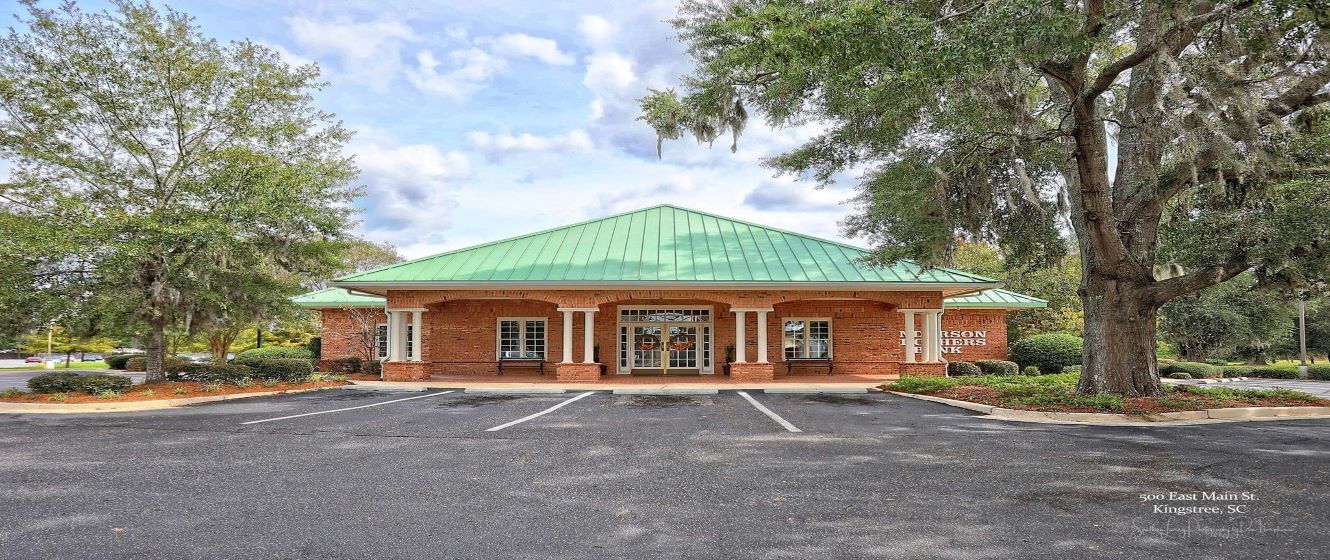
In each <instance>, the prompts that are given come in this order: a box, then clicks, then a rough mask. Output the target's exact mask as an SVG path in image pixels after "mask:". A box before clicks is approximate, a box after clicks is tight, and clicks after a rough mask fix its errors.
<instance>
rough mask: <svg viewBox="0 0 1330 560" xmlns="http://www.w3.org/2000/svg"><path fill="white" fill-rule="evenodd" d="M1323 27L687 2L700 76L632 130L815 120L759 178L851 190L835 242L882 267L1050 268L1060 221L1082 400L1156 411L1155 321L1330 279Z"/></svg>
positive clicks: (1305, 22)
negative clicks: (850, 183) (966, 243)
mask: <svg viewBox="0 0 1330 560" xmlns="http://www.w3.org/2000/svg"><path fill="white" fill-rule="evenodd" d="M1327 20H1330V18H1327V14H1326V8H1325V6H1324V4H1323V3H1316V2H1301V1H1285V0H1227V1H1218V0H1171V1H1167V2H1164V1H1159V0H1146V1H1141V2H1127V1H1124V0H1085V1H1082V2H1046V1H1042V0H1039V1H1035V0H957V1H948V2H939V1H937V0H861V1H855V2H844V1H839V0H834V1H833V0H811V1H809V0H736V1H725V2H708V1H701V0H689V1H686V2H685V3H684V4H683V5H682V7H681V8H680V11H679V16H678V17H677V19H675V20H674V21H673V25H674V26H675V27H676V28H677V29H678V31H679V37H680V39H681V40H682V41H683V42H684V43H685V45H686V46H687V48H688V52H689V53H690V55H691V56H692V57H693V59H694V61H695V67H694V70H693V72H692V74H691V75H689V76H686V77H685V78H684V82H683V88H682V92H683V93H682V94H680V93H677V92H675V91H670V90H666V91H653V92H651V93H650V94H649V95H648V96H647V97H645V98H644V99H643V101H642V111H643V114H642V117H641V118H642V120H644V121H646V122H647V123H648V124H650V125H651V126H652V127H653V128H654V129H655V130H656V132H657V134H658V136H659V137H660V138H662V139H671V138H680V137H682V136H683V135H684V134H692V135H693V136H694V137H696V138H698V139H699V140H703V141H711V140H714V139H715V138H716V137H718V136H719V135H720V134H722V133H724V132H726V131H728V132H730V133H731V134H735V135H737V133H738V132H739V131H741V130H742V128H743V123H744V122H745V121H746V119H747V114H748V109H751V110H753V112H755V113H760V114H761V116H762V117H764V118H765V121H766V123H767V124H768V125H771V126H777V127H779V126H787V125H792V124H800V123H804V122H810V121H813V122H816V123H818V124H819V125H821V126H822V128H823V129H824V132H823V133H821V134H819V135H817V136H816V137H814V138H813V139H811V140H809V141H808V142H807V143H805V144H804V145H802V146H800V147H798V148H796V149H794V150H793V151H790V152H788V153H786V154H783V155H780V156H778V157H775V158H773V159H772V160H770V164H771V165H772V166H773V167H774V168H775V169H777V170H778V171H781V172H789V173H796V174H805V175H809V176H811V178H813V179H814V180H816V181H818V182H819V183H829V182H831V181H833V180H835V179H836V178H837V177H838V176H840V175H841V174H843V173H847V172H850V173H860V177H861V180H860V195H859V196H858V198H857V199H856V203H857V208H858V211H857V213H856V214H855V215H854V216H852V217H851V218H850V219H849V221H848V233H849V234H851V235H856V236H866V237H867V238H868V239H869V240H870V241H871V242H872V243H873V245H874V246H875V247H876V251H875V252H874V255H873V259H872V260H873V261H876V262H890V261H895V260H898V259H901V258H913V259H916V260H919V261H921V262H923V263H925V264H938V263H942V262H945V260H946V257H947V255H948V253H949V252H950V251H951V250H952V249H953V248H954V246H955V242H956V239H957V238H958V237H961V238H964V239H969V240H982V241H991V242H996V243H999V244H1000V245H1002V246H1003V247H1004V249H1005V250H1006V251H1008V252H1009V256H1010V258H1012V259H1013V260H1014V261H1018V262H1030V263H1036V264H1039V263H1044V264H1046V263H1049V262H1055V261H1056V260H1057V257H1058V256H1059V255H1060V253H1062V252H1063V251H1064V250H1065V249H1066V248H1067V246H1068V244H1067V243H1066V242H1065V241H1064V240H1063V237H1062V235H1060V232H1059V224H1060V223H1062V220H1066V223H1069V224H1070V229H1071V230H1072V231H1073V232H1074V234H1075V246H1076V249H1077V251H1078V252H1079V254H1080V257H1081V267H1082V274H1081V285H1080V287H1079V288H1078V291H1079V294H1080V296H1081V300H1082V307H1083V309H1084V313H1085V317H1084V318H1085V347H1084V353H1085V355H1084V367H1083V370H1082V375H1081V380H1080V384H1079V391H1080V392H1082V393H1086V394H1097V393H1105V392H1108V393H1115V394H1121V395H1158V394H1160V392H1161V385H1160V382H1159V375H1158V368H1157V364H1156V362H1155V335H1156V320H1155V319H1156V316H1157V313H1158V310H1159V308H1160V307H1161V306H1163V305H1164V304H1166V303H1168V302H1169V301H1170V300H1172V299H1174V298H1176V297H1179V296H1182V295H1185V294H1188V293H1191V292H1195V291H1197V290H1200V289H1202V288H1205V287H1207V286H1211V285H1214V284H1217V283H1219V282H1223V281H1225V280H1228V279H1230V278H1233V277H1234V276H1237V275H1238V274H1240V273H1242V272H1243V271H1246V270H1255V271H1256V273H1257V276H1258V278H1260V279H1261V280H1262V281H1266V282H1276V283H1288V284H1293V285H1305V284H1308V283H1310V282H1312V281H1313V280H1315V279H1316V278H1318V277H1324V276H1325V275H1326V271H1327V270H1328V269H1330V266H1326V265H1327V257H1328V256H1330V185H1327V181H1326V178H1325V176H1324V174H1323V173H1321V172H1319V171H1317V170H1320V169H1323V168H1324V166H1325V164H1326V163H1327V161H1326V160H1327V150H1326V149H1325V148H1326V146H1327V130H1328V129H1330V123H1328V122H1327V117H1326V113H1325V111H1323V110H1322V109H1323V108H1324V107H1325V105H1326V103H1327V102H1330V92H1327V91H1326V89H1325V86H1326V84H1327V82H1330V26H1328V25H1327ZM744 107H746V108H747V109H745V110H741V108H744ZM741 115H742V116H743V117H744V118H739V117H740V116H741Z"/></svg>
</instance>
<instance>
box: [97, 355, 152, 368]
mask: <svg viewBox="0 0 1330 560" xmlns="http://www.w3.org/2000/svg"><path fill="white" fill-rule="evenodd" d="M139 357H144V356H143V354H112V355H110V356H107V357H106V360H105V361H106V367H109V368H111V369H125V362H128V361H129V360H130V359H132V358H139Z"/></svg>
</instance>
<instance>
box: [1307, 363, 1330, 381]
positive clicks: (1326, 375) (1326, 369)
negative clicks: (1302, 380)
mask: <svg viewBox="0 0 1330 560" xmlns="http://www.w3.org/2000/svg"><path fill="white" fill-rule="evenodd" d="M1307 378H1308V379H1319V380H1321V381H1330V366H1307Z"/></svg>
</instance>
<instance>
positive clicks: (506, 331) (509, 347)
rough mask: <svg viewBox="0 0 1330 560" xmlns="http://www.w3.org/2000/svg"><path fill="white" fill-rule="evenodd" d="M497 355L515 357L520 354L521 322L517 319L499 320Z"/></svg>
mask: <svg viewBox="0 0 1330 560" xmlns="http://www.w3.org/2000/svg"><path fill="white" fill-rule="evenodd" d="M499 355H500V356H502V357H505V358H517V357H521V355H522V324H521V323H520V322H518V321H509V320H505V321H499Z"/></svg>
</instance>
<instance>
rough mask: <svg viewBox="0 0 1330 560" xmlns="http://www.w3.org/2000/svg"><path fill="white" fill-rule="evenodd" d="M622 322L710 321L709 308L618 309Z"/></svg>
mask: <svg viewBox="0 0 1330 560" xmlns="http://www.w3.org/2000/svg"><path fill="white" fill-rule="evenodd" d="M619 321H620V322H623V323H710V322H711V309H710V308H695V309H689V308H682V309H648V308H637V309H634V308H628V309H623V308H621V309H619Z"/></svg>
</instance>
